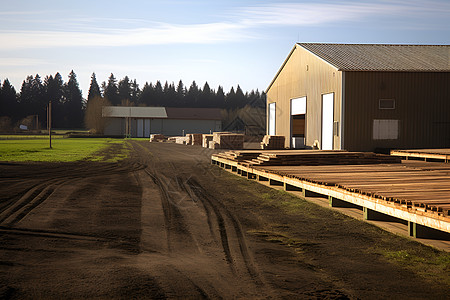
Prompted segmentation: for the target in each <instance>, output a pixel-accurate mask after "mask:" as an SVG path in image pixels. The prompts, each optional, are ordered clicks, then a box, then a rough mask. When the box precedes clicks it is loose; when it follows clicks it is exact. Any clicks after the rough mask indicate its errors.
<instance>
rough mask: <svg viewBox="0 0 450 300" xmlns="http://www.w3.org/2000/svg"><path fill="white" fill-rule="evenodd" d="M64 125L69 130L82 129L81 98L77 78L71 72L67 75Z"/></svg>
mask: <svg viewBox="0 0 450 300" xmlns="http://www.w3.org/2000/svg"><path fill="white" fill-rule="evenodd" d="M65 90H66V95H65V96H66V105H65V108H66V109H67V110H66V116H67V122H66V125H67V127H69V128H81V127H83V108H84V103H83V97H82V94H81V90H80V87H79V85H78V81H77V76H76V75H75V72H74V71H73V70H72V71H71V72H70V74H69V81H68V82H67V84H66V89H65Z"/></svg>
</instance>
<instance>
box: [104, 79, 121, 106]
mask: <svg viewBox="0 0 450 300" xmlns="http://www.w3.org/2000/svg"><path fill="white" fill-rule="evenodd" d="M103 95H104V96H105V98H107V99H108V101H109V102H110V103H111V104H112V105H114V106H117V105H120V100H121V99H120V97H119V88H118V87H117V80H116V78H115V77H114V74H113V73H111V75H110V76H109V78H108V84H106V86H105V90H104V93H103Z"/></svg>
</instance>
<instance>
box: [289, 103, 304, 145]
mask: <svg viewBox="0 0 450 300" xmlns="http://www.w3.org/2000/svg"><path fill="white" fill-rule="evenodd" d="M305 122H306V97H301V98H295V99H291V148H304V147H305Z"/></svg>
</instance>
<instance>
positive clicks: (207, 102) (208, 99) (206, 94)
mask: <svg viewBox="0 0 450 300" xmlns="http://www.w3.org/2000/svg"><path fill="white" fill-rule="evenodd" d="M199 106H200V107H213V97H212V93H211V88H210V87H209V84H208V82H205V85H204V86H203V90H202V91H201V94H200V101H199Z"/></svg>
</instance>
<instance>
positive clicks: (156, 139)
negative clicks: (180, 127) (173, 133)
mask: <svg viewBox="0 0 450 300" xmlns="http://www.w3.org/2000/svg"><path fill="white" fill-rule="evenodd" d="M165 140H167V138H166V137H165V136H164V135H162V134H151V135H150V142H162V141H165Z"/></svg>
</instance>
